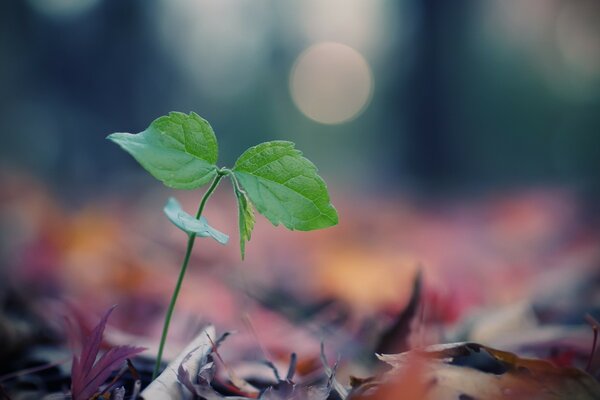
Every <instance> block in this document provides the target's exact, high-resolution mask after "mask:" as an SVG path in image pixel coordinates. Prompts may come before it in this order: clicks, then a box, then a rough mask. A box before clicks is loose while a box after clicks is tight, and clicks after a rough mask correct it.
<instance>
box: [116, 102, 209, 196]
mask: <svg viewBox="0 0 600 400" xmlns="http://www.w3.org/2000/svg"><path fill="white" fill-rule="evenodd" d="M108 139H110V140H112V141H113V142H115V143H117V144H118V145H119V146H121V147H122V148H123V149H124V150H125V151H127V152H128V153H129V154H131V155H132V156H133V157H134V158H135V159H136V160H137V161H138V162H139V163H140V164H141V165H142V166H143V167H144V168H145V169H146V170H147V171H148V172H150V173H151V174H152V175H153V176H154V177H155V178H156V179H158V180H160V181H162V182H163V183H164V184H165V185H167V186H169V187H171V188H173V189H195V188H198V187H200V186H202V185H204V184H206V183H208V182H209V181H210V180H211V179H213V178H214V177H215V176H216V175H217V166H216V165H215V163H216V162H217V156H218V146H217V138H216V137H215V133H214V132H213V130H212V128H211V126H210V124H209V123H208V122H207V121H206V120H204V119H203V118H201V117H200V116H198V114H196V113H193V112H192V113H190V114H189V115H186V114H183V113H180V112H172V113H169V115H168V116H164V117H160V118H158V119H156V120H154V121H153V122H152V123H151V124H150V126H149V127H148V129H146V130H145V131H142V132H140V133H138V134H135V135H134V134H131V133H113V134H112V135H109V136H108Z"/></svg>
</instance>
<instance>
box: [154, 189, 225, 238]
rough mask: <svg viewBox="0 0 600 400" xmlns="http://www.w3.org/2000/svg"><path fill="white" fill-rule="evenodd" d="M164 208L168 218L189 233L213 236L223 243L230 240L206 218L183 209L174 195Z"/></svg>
mask: <svg viewBox="0 0 600 400" xmlns="http://www.w3.org/2000/svg"><path fill="white" fill-rule="evenodd" d="M163 210H164V212H165V214H166V216H167V218H169V220H170V221H171V222H172V223H173V224H174V225H175V226H176V227H178V228H179V229H181V230H182V231H184V232H185V233H187V234H188V235H192V234H195V235H197V236H202V237H211V238H213V239H215V240H216V241H217V242H219V243H221V244H227V242H228V241H229V236H227V235H226V234H224V233H222V232H219V231H218V230H216V229H215V228H213V227H212V226H210V225H209V224H208V221H207V220H206V218H204V217H200V219H196V218H194V217H192V216H191V215H190V214H188V213H186V212H185V211H183V209H182V208H181V205H180V204H179V202H178V201H177V200H175V198H173V197H171V198H169V201H167V204H166V205H165V208H164V209H163Z"/></svg>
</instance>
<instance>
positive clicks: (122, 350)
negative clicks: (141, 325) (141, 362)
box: [73, 346, 144, 399]
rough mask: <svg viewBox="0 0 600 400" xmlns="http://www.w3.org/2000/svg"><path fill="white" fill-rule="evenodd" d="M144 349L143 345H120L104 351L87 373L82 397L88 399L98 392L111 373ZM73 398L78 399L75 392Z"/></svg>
mask: <svg viewBox="0 0 600 400" xmlns="http://www.w3.org/2000/svg"><path fill="white" fill-rule="evenodd" d="M142 351H144V348H142V347H132V346H118V347H113V348H112V349H110V350H108V351H107V352H106V353H104V354H103V355H102V357H100V359H99V360H98V361H97V362H96V364H94V366H93V367H92V369H91V370H90V371H89V373H88V374H87V375H86V379H85V384H84V386H83V388H82V390H81V393H80V396H81V398H82V399H87V398H89V397H91V396H92V395H93V394H94V393H96V391H97V390H98V388H99V387H100V385H102V384H103V383H104V382H105V381H106V380H107V379H108V377H109V376H110V374H111V373H112V372H113V371H114V370H116V369H118V368H119V367H120V366H121V365H122V364H123V363H124V362H125V360H127V359H128V358H130V357H133V356H134V355H136V354H138V353H140V352H142ZM73 398H74V399H77V397H75V393H73Z"/></svg>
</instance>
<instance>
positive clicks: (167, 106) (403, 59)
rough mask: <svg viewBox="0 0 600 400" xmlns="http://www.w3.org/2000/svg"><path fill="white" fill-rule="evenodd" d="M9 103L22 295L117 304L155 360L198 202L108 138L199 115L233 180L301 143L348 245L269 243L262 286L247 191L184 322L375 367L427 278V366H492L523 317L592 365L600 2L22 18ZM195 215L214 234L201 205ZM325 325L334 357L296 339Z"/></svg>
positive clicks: (350, 3)
mask: <svg viewBox="0 0 600 400" xmlns="http://www.w3.org/2000/svg"><path fill="white" fill-rule="evenodd" d="M0 88H2V90H1V91H0V132H1V135H2V145H1V146H0V157H1V159H0V160H1V161H0V185H1V186H0V200H1V201H2V203H1V204H0V205H1V209H0V212H1V214H0V216H1V218H2V220H1V231H0V235H1V236H0V238H1V242H2V245H1V248H0V252H1V253H0V257H1V258H0V260H1V261H2V274H3V275H5V277H6V279H5V282H6V283H5V284H4V285H5V290H4V292H5V294H6V293H9V292H10V291H11V290H13V291H16V292H21V293H23V288H27V289H26V293H27V296H32V297H33V298H36V299H62V298H70V299H76V300H77V302H78V304H79V305H80V306H81V307H83V308H86V307H88V308H89V309H91V310H94V311H95V312H100V311H101V310H103V309H105V308H106V307H107V306H109V305H111V304H114V303H117V302H118V303H119V304H120V309H119V311H118V312H117V313H115V316H114V318H115V324H116V325H118V326H119V327H120V328H121V329H123V330H124V331H127V332H130V333H134V334H136V335H144V336H147V337H150V338H151V340H155V339H156V337H157V336H158V332H159V330H160V324H161V319H162V315H163V312H164V308H165V306H166V303H167V300H168V297H169V295H170V291H171V288H172V286H173V284H174V281H175V277H176V274H177V268H178V265H179V263H180V261H181V257H182V256H183V249H184V245H185V243H184V242H185V238H184V236H183V234H181V233H180V232H178V231H177V230H176V229H175V228H172V227H170V226H169V224H168V222H167V220H166V218H164V217H163V216H162V215H161V211H160V210H161V208H162V206H163V204H164V202H165V201H166V198H167V197H168V196H169V195H173V194H174V193H173V191H170V190H168V189H166V188H163V187H161V185H160V184H159V183H157V182H156V181H155V180H154V179H153V178H151V177H150V176H149V175H148V174H147V173H146V172H145V171H143V169H142V168H140V167H139V165H138V164H137V163H136V162H135V161H134V160H133V159H132V158H131V157H130V156H129V155H128V154H126V153H125V152H123V151H121V150H120V149H119V148H117V146H115V145H114V144H111V143H109V142H107V141H106V140H105V137H106V135H108V134H109V133H112V132H116V131H126V132H139V131H142V130H144V129H145V128H146V127H147V126H148V125H149V123H150V122H151V121H152V120H153V119H155V118H157V117H159V116H161V115H164V114H166V113H168V112H169V111H173V110H177V111H183V112H189V111H195V112H197V113H198V114H200V115H201V116H203V117H204V118H206V119H207V120H209V121H210V123H211V124H212V126H213V128H214V129H215V132H216V134H217V137H218V140H219V144H220V165H224V166H231V165H233V163H234V161H235V159H236V157H237V155H239V154H240V153H241V152H242V151H243V150H244V149H246V148H247V147H248V146H251V145H254V144H256V143H258V142H261V141H267V140H274V139H286V140H292V141H294V142H296V143H297V146H298V148H300V149H302V150H303V152H304V153H305V154H306V155H307V157H309V158H310V159H311V160H312V161H314V162H315V164H317V165H318V166H319V168H320V171H321V174H322V176H323V177H324V178H325V180H326V181H327V182H328V184H329V187H330V189H331V191H332V199H333V203H334V204H335V205H336V207H337V208H338V210H339V213H340V221H341V222H340V225H339V226H338V227H335V228H332V229H329V230H326V231H323V232H312V233H308V234H303V233H296V232H287V231H284V230H283V229H282V228H273V227H271V226H270V225H268V223H267V221H266V220H265V219H264V218H262V217H258V220H259V221H258V224H257V229H256V232H255V234H254V235H253V238H252V241H251V242H250V243H249V244H248V250H247V260H246V261H245V262H244V264H242V263H241V261H240V260H239V255H238V253H237V251H238V250H237V249H236V245H235V244H236V241H237V236H236V232H235V231H236V229H235V227H236V226H237V225H236V222H235V218H236V212H235V203H234V200H233V198H232V196H231V194H230V193H229V191H230V188H228V187H227V185H223V187H222V188H220V189H219V193H217V200H213V201H211V202H210V203H209V205H208V211H207V213H208V214H207V215H208V217H209V220H210V221H211V222H212V224H213V225H214V226H215V227H217V228H218V229H220V230H222V231H225V232H227V233H229V234H230V235H231V236H232V243H231V244H230V245H229V246H227V247H225V248H223V247H220V246H218V245H217V244H213V243H206V244H205V243H204V242H206V241H202V245H201V246H198V248H197V249H196V250H195V254H194V257H195V258H194V260H195V263H196V265H195V268H192V269H191V270H190V275H189V279H188V281H187V282H186V285H187V290H186V287H185V286H184V291H183V293H182V298H181V302H180V304H179V307H180V308H178V310H179V313H180V317H179V318H180V320H181V321H188V320H189V319H190V318H191V319H199V320H202V321H204V322H206V321H210V322H213V323H216V324H217V326H218V328H220V329H231V328H235V327H237V328H239V329H240V330H242V331H244V329H245V330H246V331H248V329H247V328H248V324H247V319H246V317H244V318H242V317H241V315H242V314H243V315H245V316H247V315H250V316H251V320H252V321H254V326H255V328H256V326H259V328H256V329H255V330H258V331H260V332H259V334H258V336H259V337H261V338H262V340H263V341H264V342H265V343H267V344H266V345H265V347H267V348H269V346H271V345H272V347H273V348H279V349H284V350H285V351H287V350H290V347H291V345H293V346H294V349H293V350H294V351H297V352H300V353H301V354H302V351H303V350H302V346H301V344H302V343H307V345H306V349H308V350H306V351H307V352H308V353H309V354H313V353H314V352H315V351H316V352H318V342H319V338H322V337H326V338H327V337H329V338H335V339H332V340H334V341H335V343H337V345H334V349H335V350H337V351H339V352H342V353H343V354H346V353H348V352H349V353H350V354H354V353H355V352H357V351H358V350H356V349H357V348H364V349H367V350H373V348H374V347H369V346H370V345H369V344H368V343H372V342H373V340H374V339H373V336H376V335H375V334H374V333H373V332H382V331H384V330H385V329H386V328H385V327H386V326H388V325H389V324H390V323H392V322H393V319H394V316H395V315H397V313H398V312H400V311H401V310H402V309H404V307H405V306H406V304H407V302H408V298H409V297H410V295H411V290H412V288H413V282H414V277H415V274H416V271H417V270H418V269H420V270H422V271H424V287H425V289H424V293H425V294H424V299H425V300H424V301H425V304H426V306H425V310H426V311H424V317H422V321H424V322H423V323H424V324H425V325H424V326H429V327H430V329H429V330H428V331H427V332H426V333H423V332H421V336H420V339H419V340H420V341H421V343H423V342H428V341H429V342H436V341H443V340H451V339H457V338H462V339H465V338H472V339H473V338H479V340H482V341H483V340H485V341H486V343H491V344H494V343H495V342H494V341H493V338H494V337H495V338H496V339H499V338H500V339H506V336H504V333H503V334H502V335H499V334H496V333H494V332H492V333H490V332H487V333H485V334H482V335H483V336H469V335H470V334H471V333H469V332H472V331H470V330H469V329H471V328H470V327H471V326H472V325H469V324H470V323H469V324H467V323H466V322H465V321H467V320H469V318H470V317H471V315H473V314H472V313H473V312H475V311H476V310H481V309H483V308H485V307H496V308H500V307H504V306H511V305H512V306H514V305H515V304H517V305H519V307H522V306H523V304H527V305H528V306H527V307H525V308H522V309H521V308H517V309H516V311H515V313H514V314H510V315H511V316H512V317H514V320H515V321H517V322H514V324H513V325H510V324H509V323H504V322H503V323H502V324H500V325H501V326H503V327H506V326H512V327H513V328H514V330H515V331H516V332H520V331H523V330H529V329H534V328H536V329H537V328H538V327H539V326H538V325H539V324H544V323H559V324H567V325H569V324H570V325H569V326H571V325H573V326H575V327H576V328H577V329H579V328H581V329H583V331H581V330H579V331H577V332H578V333H577V334H578V335H579V334H581V335H583V336H576V338H577V340H573V341H572V342H573V343H579V344H578V345H579V346H580V347H578V348H577V351H579V353H577V354H579V355H581V354H583V353H584V350H583V349H582V348H581V347H582V343H585V346H588V343H587V342H588V341H591V335H587V333H588V332H587V330H585V329H586V327H585V326H583V325H582V324H583V314H584V313H585V312H592V313H596V312H597V311H598V310H599V307H600V296H598V293H599V292H598V290H597V289H598V282H600V276H599V275H600V274H599V271H598V261H599V260H600V256H599V251H600V250H599V246H598V245H599V244H600V233H599V229H598V228H599V219H598V201H597V200H598V195H600V157H599V155H600V112H599V110H600V3H599V2H597V1H594V0H489V1H486V2H480V1H472V0H455V1H452V2H443V1H436V0H419V1H417V0H398V1H387V0H305V1H301V2H281V1H263V0H214V1H213V0H211V1H207V0H202V1H201V0H154V1H141V0H137V1H122V0H21V1H3V2H0ZM175 195H177V196H178V197H179V198H180V199H181V201H182V204H183V205H184V207H185V208H186V209H188V211H189V212H192V210H193V209H194V208H195V207H196V204H197V202H198V200H199V197H200V192H198V191H196V192H180V193H175ZM219 196H220V197H219ZM244 293H246V294H244ZM248 293H251V295H250V297H251V298H252V299H254V302H248V301H246V300H244V299H245V297H244V296H248ZM556 293H562V294H564V296H560V298H558V297H556V296H554V297H552V296H549V294H556ZM574 293H578V295H577V296H575V295H574ZM7 297H8V295H7ZM559 300H560V301H559ZM332 302H333V303H334V304H335V305H336V306H335V307H339V308H334V309H333V311H332V309H331V307H330V305H331V304H332ZM249 304H251V305H249ZM311 307H312V308H311ZM323 310H326V312H325V311H323ZM513 310H514V309H513ZM523 310H525V311H523ZM532 310H533V311H532ZM322 311H323V312H324V314H323V313H322ZM534 311H535V312H534ZM515 315H516V316H515ZM184 316H185V317H184ZM302 318H308V319H309V320H310V321H312V322H315V321H317V322H318V321H321V322H320V323H321V324H320V325H319V326H320V327H321V328H320V329H319V330H318V332H319V333H318V334H315V332H314V331H311V332H310V334H306V332H304V333H303V335H304V336H302V339H298V340H295V341H293V343H289V342H290V341H289V338H290V336H285V335H283V336H282V335H281V332H282V331H285V332H288V330H291V331H293V332H296V333H297V332H298V331H299V330H300V331H302V332H303V330H302V329H306V326H305V327H303V328H302V329H300V328H298V327H296V326H295V325H294V323H296V322H298V321H302ZM240 321H246V322H244V323H242V322H240ZM273 321H277V322H273ZM284 321H285V322H284ZM290 321H291V322H292V325H291V326H290ZM524 321H525V322H524ZM332 324H333V325H332ZM428 324H429V325H428ZM455 324H459V325H458V326H457V325H455ZM261 325H262V328H260V326H261ZM175 326H176V328H174V332H175V333H174V334H173V335H174V336H175V337H179V338H180V339H181V340H182V341H183V340H184V339H182V338H184V337H185V327H186V326H188V325H186V324H185V323H184V322H181V323H180V324H179V325H177V324H175ZM177 326H179V328H177ZM324 326H327V327H329V328H328V329H326V330H323V329H324V328H323V327H324ZM332 326H333V328H332ZM432 326H433V327H434V328H431V327H432ZM485 326H486V327H487V326H494V325H493V324H491V325H488V324H487V322H486V324H485ZM267 327H269V328H267ZM449 327H451V328H452V329H458V331H460V332H461V333H460V334H459V333H456V334H451V333H450V332H451V329H450V328H449ZM490 329H491V328H490ZM492 330H493V329H492ZM422 331H423V330H422ZM458 331H457V332H458ZM177 332H179V334H178V333H177ZM503 332H504V331H503ZM561 332H562V331H561ZM495 334H496V336H494V335H495ZM178 335H179V336H178ZM485 335H488V336H485ZM561 335H562V336H561ZM561 335H558V336H556V337H561V338H562V337H570V338H574V337H575V336H573V335H574V333H573V332H571V331H569V332H568V334H567V333H564V332H563V333H561ZM586 335H587V336H586ZM242 337H243V335H242ZM306 337H309V338H310V339H306ZM357 337H359V338H361V339H360V340H358V339H357ZM513 337H514V336H513ZM556 337H554V336H553V338H554V339H556ZM581 337H583V338H584V339H581ZM427 338H429V339H427ZM255 339H256V338H255V337H254V336H251V337H250V339H247V340H248V342H252V343H254V342H253V341H255ZM284 339H285V340H284ZM588 339H589V340H588ZM582 340H583V341H582ZM284 342H285V343H284ZM358 342H360V343H363V344H362V345H361V346H363V347H360V346H358V345H357V343H358ZM347 343H353V345H352V346H349V347H348V346H345V345H346V344H347ZM365 343H367V344H365ZM573 343H571V345H573V346H575V345H574V344H573ZM520 344H522V343H520ZM506 346H508V345H506ZM585 346H583V347H585ZM348 348H350V349H351V350H348ZM514 348H518V347H516V345H515V346H513V347H508V349H514ZM315 349H316V350H315ZM398 349H399V348H396V347H394V348H393V349H392V350H398ZM587 350H588V349H587V347H586V348H585V351H587ZM285 351H284V352H285ZM344 352H346V353H344Z"/></svg>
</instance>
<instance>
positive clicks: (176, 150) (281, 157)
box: [108, 112, 338, 378]
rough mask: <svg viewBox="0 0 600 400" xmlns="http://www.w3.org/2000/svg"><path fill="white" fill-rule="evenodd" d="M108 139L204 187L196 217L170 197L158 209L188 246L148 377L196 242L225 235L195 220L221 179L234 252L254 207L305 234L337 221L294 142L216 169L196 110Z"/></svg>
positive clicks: (158, 174) (208, 130) (178, 183)
mask: <svg viewBox="0 0 600 400" xmlns="http://www.w3.org/2000/svg"><path fill="white" fill-rule="evenodd" d="M108 139H110V140H112V141H113V142H115V143H117V144H118V145H119V146H121V147H122V148H123V149H124V150H125V151H127V152H128V153H129V154H131V155H132V156H133V157H134V158H135V159H136V160H137V161H138V162H139V163H140V164H141V165H142V167H144V168H145V169H146V170H147V171H148V172H150V174H152V176H154V177H155V178H156V179H158V180H160V181H161V182H163V183H164V184H165V185H166V186H168V187H170V188H173V189H196V188H199V187H201V186H204V185H206V184H208V183H209V182H211V183H210V186H209V187H208V189H207V190H206V192H205V193H204V196H203V197H202V199H201V200H200V206H199V207H198V212H197V213H196V216H195V217H193V216H192V215H190V214H188V213H186V212H185V211H184V210H182V208H181V206H180V205H179V203H178V202H177V200H175V199H174V198H170V199H169V200H168V202H167V204H166V206H165V208H164V212H165V214H166V215H167V217H168V218H169V220H170V221H171V222H172V223H173V224H175V226H177V227H178V228H179V229H181V230H182V231H184V232H185V233H186V234H187V235H188V242H187V249H186V252H185V256H184V259H183V263H182V264H181V270H180V272H179V278H178V279H177V283H176V285H175V289H174V290H173V295H172V297H171V302H170V304H169V307H168V309H167V314H166V316H165V322H164V326H163V331H162V336H161V339H160V345H159V348H158V356H157V359H156V365H155V367H154V373H153V378H155V377H156V376H157V375H158V372H159V369H160V365H161V361H162V354H163V349H164V345H165V342H166V338H167V334H168V331H169V324H170V322H171V316H172V314H173V309H174V308H175V303H176V301H177V297H178V295H179V291H180V289H181V283H182V282H183V277H184V276H185V271H186V269H187V266H188V263H189V261H190V255H191V253H192V249H193V247H194V242H195V240H196V238H197V237H208V238H212V239H214V240H216V241H217V242H219V243H221V244H226V243H227V241H228V240H229V237H228V236H227V235H226V234H224V233H221V232H219V231H218V230H216V229H214V228H213V227H211V226H210V225H209V224H208V221H207V220H206V218H204V217H203V216H202V212H203V211H204V207H205V206H206V202H207V201H208V199H209V197H210V196H211V195H212V193H213V192H214V191H215V189H216V188H217V186H218V185H219V183H220V182H221V180H222V179H223V178H224V177H228V178H230V179H231V182H232V186H233V192H234V194H235V196H236V198H237V205H238V220H239V231H240V232H239V235H240V252H241V256H242V259H244V254H245V248H246V242H247V241H249V240H250V236H251V234H252V229H253V228H254V209H255V208H256V209H257V210H258V212H259V213H261V214H262V215H264V216H265V217H267V219H268V220H269V221H271V223H272V224H273V225H275V226H277V225H279V224H283V225H284V226H285V227H286V228H288V229H290V230H300V231H311V230H314V229H321V228H327V227H330V226H333V225H336V224H337V223H338V215H337V212H336V210H335V208H334V207H333V205H332V204H331V202H330V200H329V193H328V192H327V186H326V185H325V182H324V181H323V179H321V177H320V176H319V175H318V174H317V168H316V167H315V165H314V164H313V163H312V162H310V161H309V160H307V159H306V158H304V157H303V156H302V153H301V152H300V151H299V150H296V149H295V148H294V143H292V142H286V141H272V142H265V143H261V144H259V145H257V146H254V147H251V148H249V149H248V150H246V151H245V152H244V153H243V154H242V155H241V156H240V157H239V158H238V159H237V161H236V162H235V165H234V166H233V168H231V169H229V168H220V167H218V166H217V165H216V163H217V158H218V144H217V138H216V136H215V133H214V131H213V129H212V127H211V126H210V124H209V123H208V122H207V121H206V120H205V119H203V118H201V117H200V116H199V115H198V114H196V113H193V112H192V113H190V114H189V115H186V114H183V113H180V112H172V113H170V114H169V115H167V116H163V117H160V118H158V119H156V120H154V121H153V122H152V123H151V124H150V126H149V127H148V128H147V129H146V130H144V131H142V132H140V133H137V134H131V133H113V134H111V135H109V136H108Z"/></svg>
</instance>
